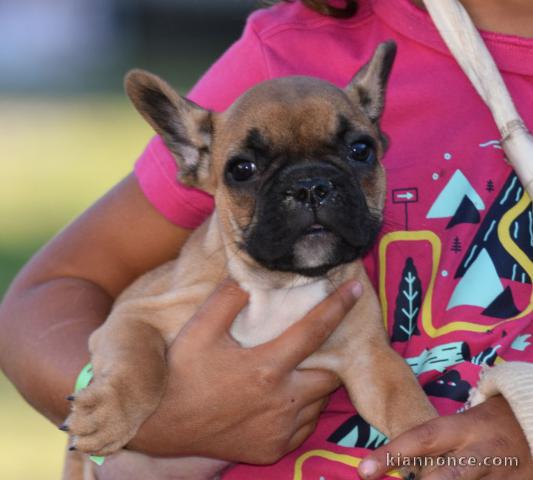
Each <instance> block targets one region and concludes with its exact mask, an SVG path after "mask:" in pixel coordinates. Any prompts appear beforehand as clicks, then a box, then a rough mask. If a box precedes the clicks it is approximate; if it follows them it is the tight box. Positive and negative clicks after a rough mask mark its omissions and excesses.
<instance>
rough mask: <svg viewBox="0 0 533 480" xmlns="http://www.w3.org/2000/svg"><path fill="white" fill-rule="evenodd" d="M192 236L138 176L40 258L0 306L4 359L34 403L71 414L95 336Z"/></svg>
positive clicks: (57, 416) (0, 357) (58, 415)
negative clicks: (135, 285)
mask: <svg viewBox="0 0 533 480" xmlns="http://www.w3.org/2000/svg"><path fill="white" fill-rule="evenodd" d="M139 227H141V228H139ZM188 235H189V231H188V230H186V229H183V228H180V227H177V226H175V225H172V224H171V223H169V222H168V221H166V220H165V219H164V218H163V217H162V216H161V215H160V214H159V213H158V212H157V211H156V210H155V209H154V208H153V207H152V206H151V205H150V203H149V202H148V201H147V200H146V198H145V196H144V194H143V193H142V191H141V190H140V189H139V186H138V184H137V181H136V179H135V177H134V176H133V175H130V176H128V177H127V178H126V179H125V180H123V181H122V182H120V183H119V184H118V185H117V186H116V187H115V188H113V189H112V190H111V191H110V192H109V193H108V194H107V195H105V196H104V197H103V198H102V199H101V200H100V201H98V202H97V203H96V204H95V205H94V206H92V207H91V208H90V209H89V210H87V211H86V212H85V213H84V214H82V215H81V216H80V217H79V218H78V219H77V220H75V221H74V222H73V223H72V224H71V225H69V226H68V227H67V228H66V229H65V230H63V231H62V232H61V233H60V234H59V235H58V236H57V237H55V238H54V239H53V240H51V241H50V242H49V243H48V244H47V245H46V246H45V247H43V249H41V250H40V251H39V252H38V253H37V254H36V255H35V256H34V258H33V259H32V260H31V261H30V262H29V263H28V264H27V265H26V266H25V267H24V269H23V270H22V271H21V272H20V274H19V275H18V276H17V278H16V279H15V281H14V282H13V284H12V286H11V287H10V289H9V290H8V292H7V293H6V295H5V298H4V300H3V302H2V304H1V306H0V329H1V332H2V334H1V335H0V364H1V366H2V369H3V370H4V372H5V373H6V375H7V376H8V377H9V378H11V380H12V381H13V383H14V384H15V385H16V387H17V388H18V389H19V391H20V392H21V394H22V395H23V396H24V398H26V400H27V401H28V402H29V403H30V404H31V405H33V406H34V407H35V408H36V409H37V410H38V411H40V412H41V413H43V414H44V415H45V416H47V417H48V418H49V419H50V420H51V421H53V422H54V423H59V422H60V421H61V420H63V419H64V418H65V416H66V414H67V413H68V402H66V400H65V397H66V396H67V395H68V394H69V393H70V392H71V391H72V386H73V385H74V380H75V378H76V375H77V374H78V373H79V371H80V369H81V368H82V366H83V365H84V364H85V363H87V361H88V358H89V354H88V348H87V340H88V337H89V335H90V334H91V333H92V331H93V330H95V329H96V328H97V327H98V326H99V325H100V324H101V323H102V322H103V321H104V320H105V318H106V316H107V314H108V312H109V310H110V308H111V305H112V303H113V300H114V298H115V297H116V296H117V295H118V293H120V292H121V291H122V290H123V289H124V288H125V287H126V286H127V285H128V284H129V283H131V282H132V281H133V280H134V279H135V278H136V277H137V276H139V275H140V274H142V273H144V272H145V271H147V270H150V269H152V268H154V267H156V266H157V265H159V264H161V263H163V262H164V261H166V260H169V259H171V258H173V257H175V256H176V255H177V253H178V251H179V249H180V247H181V245H183V243H184V242H185V240H186V239H187V237H188Z"/></svg>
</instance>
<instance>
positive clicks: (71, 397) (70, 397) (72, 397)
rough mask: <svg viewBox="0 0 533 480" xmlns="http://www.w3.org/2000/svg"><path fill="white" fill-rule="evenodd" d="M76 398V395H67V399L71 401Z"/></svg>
mask: <svg viewBox="0 0 533 480" xmlns="http://www.w3.org/2000/svg"><path fill="white" fill-rule="evenodd" d="M75 399H76V397H75V396H74V395H69V396H68V397H67V400H68V401H69V402H73V401H74V400H75Z"/></svg>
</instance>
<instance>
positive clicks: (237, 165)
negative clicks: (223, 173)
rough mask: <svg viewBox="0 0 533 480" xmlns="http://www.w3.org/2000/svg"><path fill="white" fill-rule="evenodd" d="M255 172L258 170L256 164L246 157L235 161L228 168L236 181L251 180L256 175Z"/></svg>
mask: <svg viewBox="0 0 533 480" xmlns="http://www.w3.org/2000/svg"><path fill="white" fill-rule="evenodd" d="M255 172H257V166H256V164H255V163H254V162H252V161H250V160H244V159H242V160H236V161H234V162H233V163H232V164H231V165H230V167H229V169H228V173H229V174H230V176H231V178H232V179H233V180H235V181H236V182H246V181H247V180H250V179H251V178H252V177H253V176H254V175H255Z"/></svg>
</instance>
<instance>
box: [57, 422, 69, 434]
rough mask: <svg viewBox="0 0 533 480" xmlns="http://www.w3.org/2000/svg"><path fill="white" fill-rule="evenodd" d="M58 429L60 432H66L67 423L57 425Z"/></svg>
mask: <svg viewBox="0 0 533 480" xmlns="http://www.w3.org/2000/svg"><path fill="white" fill-rule="evenodd" d="M57 428H59V430H61V431H62V432H68V425H67V424H66V423H63V424H62V425H59V427H57Z"/></svg>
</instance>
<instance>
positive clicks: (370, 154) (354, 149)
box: [348, 141, 374, 163]
mask: <svg viewBox="0 0 533 480" xmlns="http://www.w3.org/2000/svg"><path fill="white" fill-rule="evenodd" d="M349 148H350V151H349V153H348V156H349V157H350V160H354V161H356V162H362V163H370V162H371V161H372V159H373V158H374V147H373V146H372V145H371V144H370V143H368V142H364V141H357V142H354V143H352V144H351V145H350V147H349Z"/></svg>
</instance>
